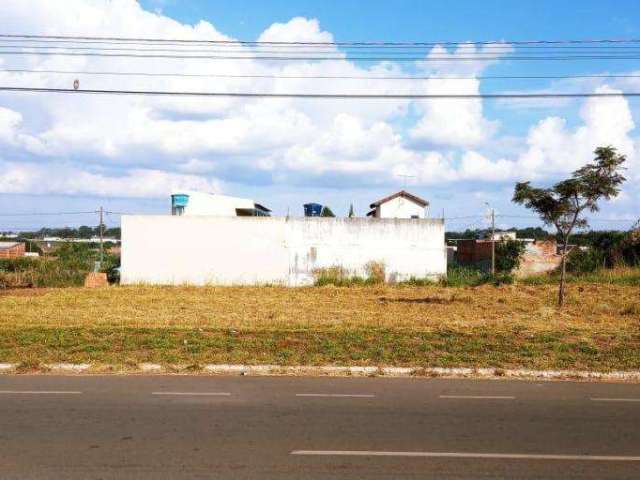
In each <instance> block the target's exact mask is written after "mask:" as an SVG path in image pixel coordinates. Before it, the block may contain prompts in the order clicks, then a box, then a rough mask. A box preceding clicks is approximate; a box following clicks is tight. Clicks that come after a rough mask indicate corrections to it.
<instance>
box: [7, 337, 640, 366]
mask: <svg viewBox="0 0 640 480" xmlns="http://www.w3.org/2000/svg"><path fill="white" fill-rule="evenodd" d="M0 361H3V362H16V363H20V364H23V365H28V366H29V367H31V368H33V367H35V366H37V365H38V364H39V365H42V364H45V363H55V362H74V363H84V362H89V363H96V364H114V365H131V364H135V363H141V362H157V363H162V364H171V363H177V364H185V365H203V364H206V363H245V364H283V365H323V364H336V365H398V366H423V367H496V368H533V369H590V370H600V371H609V370H631V369H638V368H640V333H635V334H617V333H616V332H608V333H600V334H598V335H593V336H591V337H589V338H584V337H581V338H577V337H575V336H574V335H572V333H571V332H569V331H566V330H563V331H555V330H553V331H548V332H535V333H533V332H523V331H519V332H517V333H509V332H497V331H493V330H491V329H488V328H476V329H472V330H468V331H458V330H455V329H440V330H434V331H427V332H425V331H423V332H412V331H407V330H393V329H371V328H369V329H345V330H340V331H336V330H326V331H321V330H308V329H300V330H282V331H272V330H270V331H251V330H247V331H233V330H228V329H173V328H162V329H158V328H89V327H69V328H48V327H32V328H20V329H11V328H5V329H2V330H0Z"/></svg>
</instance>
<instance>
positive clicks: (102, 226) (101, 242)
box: [98, 207, 104, 268]
mask: <svg viewBox="0 0 640 480" xmlns="http://www.w3.org/2000/svg"><path fill="white" fill-rule="evenodd" d="M99 212H100V224H99V225H98V231H99V233H100V268H102V263H103V262H104V209H103V208H102V207H100V211H99Z"/></svg>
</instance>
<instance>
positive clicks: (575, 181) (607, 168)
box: [513, 146, 626, 306]
mask: <svg viewBox="0 0 640 480" xmlns="http://www.w3.org/2000/svg"><path fill="white" fill-rule="evenodd" d="M594 153H595V159H594V160H593V162H591V163H588V164H587V165H585V166H584V167H582V168H580V169H578V170H576V171H575V172H573V174H572V175H571V177H570V178H568V179H566V180H563V181H561V182H558V183H556V184H555V185H554V186H553V187H551V188H537V187H532V186H531V183H530V182H519V183H517V184H516V187H515V191H514V194H513V201H514V202H515V203H518V204H520V205H524V206H525V207H526V208H529V209H531V210H533V211H534V212H536V213H537V214H538V215H539V216H540V219H541V220H542V221H543V222H544V223H545V224H546V225H550V226H551V225H552V226H555V228H556V230H557V232H558V236H559V238H560V240H561V243H562V260H561V267H560V268H561V273H560V286H559V289H558V305H560V306H562V305H564V299H565V276H566V270H567V268H566V267H567V255H568V253H569V251H568V250H569V239H570V237H571V233H572V232H573V230H574V229H575V228H584V227H587V226H588V222H587V220H586V218H584V217H583V216H582V215H583V213H584V212H585V211H589V212H597V211H598V210H599V209H600V208H599V206H598V201H599V200H601V199H605V200H609V199H610V198H613V197H616V196H617V195H618V193H620V185H622V183H623V182H624V181H625V180H626V179H625V178H624V177H623V176H622V174H621V173H620V171H621V170H622V169H623V167H622V164H623V163H624V162H625V160H626V157H625V156H624V155H621V154H619V153H618V152H617V151H616V149H615V148H614V147H611V146H608V147H598V148H596V150H595V152H594Z"/></svg>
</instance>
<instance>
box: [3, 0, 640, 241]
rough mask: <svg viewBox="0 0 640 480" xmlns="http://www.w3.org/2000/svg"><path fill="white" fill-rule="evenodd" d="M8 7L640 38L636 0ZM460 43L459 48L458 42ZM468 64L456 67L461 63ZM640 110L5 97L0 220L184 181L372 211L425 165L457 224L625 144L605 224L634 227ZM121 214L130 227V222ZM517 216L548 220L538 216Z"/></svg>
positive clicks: (23, 22)
mask: <svg viewBox="0 0 640 480" xmlns="http://www.w3.org/2000/svg"><path fill="white" fill-rule="evenodd" d="M56 4H57V5H56ZM3 8H4V9H5V12H6V15H5V17H6V20H5V21H4V22H3V23H4V28H5V29H6V33H33V34H42V33H47V34H59V35H96V36H109V35H117V36H130V37H135V36H149V37H155V38H187V37H188V38H197V39H214V38H218V37H220V38H222V36H224V37H225V38H234V39H241V40H253V39H258V38H261V36H262V38H270V39H273V38H275V39H282V38H284V39H286V40H290V39H304V40H308V39H309V38H311V39H319V40H326V39H327V38H330V39H332V40H336V41H352V40H355V41H357V40H384V41H451V42H458V41H459V42H465V41H481V40H505V41H516V40H536V39H539V40H557V39H586V38H640V15H639V14H640V6H639V5H638V2H637V1H625V0H617V1H616V2H615V3H613V2H602V1H584V0H583V1H571V2H570V1H566V2H558V1H544V0H542V1H541V0H538V1H528V0H518V1H517V2H516V1H507V0H503V1H500V0H493V1H482V2H478V1H461V0H460V1H458V2H450V1H447V2H440V1H409V0H398V1H394V2H389V1H378V0H368V1H366V2H365V1H356V0H346V1H345V0H343V1H340V2H337V1H336V2H333V1H310V0H306V1H284V0H282V1H269V2H267V1H241V0H233V1H232V0H223V1H178V0H143V1H141V2H140V3H139V4H138V3H136V2H135V1H134V0H113V1H109V0H69V1H68V2H65V4H64V5H62V2H46V1H44V0H8V1H7V2H6V5H4V7H3ZM27 12H36V13H35V15H31V14H29V15H27V14H26V13H27ZM140 32H144V33H143V34H141V33H140ZM449 53H450V54H452V55H454V54H455V49H450V50H449ZM0 58H2V59H3V61H4V65H5V66H8V67H13V66H16V65H19V66H23V64H18V63H16V62H19V61H20V60H17V59H14V58H3V57H2V55H0ZM33 62H35V63H34V64H30V65H31V66H33V67H37V68H45V67H46V66H50V65H52V64H53V65H55V66H56V67H57V68H64V69H69V68H71V67H73V68H74V69H78V68H79V69H84V70H91V69H94V70H95V69H98V68H101V69H104V68H109V69H111V70H113V69H120V70H127V69H129V70H131V69H134V70H141V69H143V70H144V69H146V70H153V71H163V70H170V69H171V68H176V65H174V64H159V63H152V62H145V63H142V62H140V64H139V65H138V64H136V65H130V64H127V63H126V62H117V61H113V62H109V63H107V62H103V63H99V62H100V61H99V60H82V59H80V60H74V62H72V61H71V60H68V59H66V60H65V59H59V60H55V61H52V60H51V59H47V58H40V57H38V58H37V59H35V60H33ZM52 62H53V63H52ZM200 63H202V65H195V64H189V65H186V64H185V65H180V67H179V68H185V69H189V70H194V71H195V70H197V71H198V72H200V71H207V72H209V70H208V69H215V68H220V69H222V70H224V69H225V68H226V69H227V70H224V71H231V70H233V72H234V73H237V72H239V71H240V70H242V69H247V71H251V72H253V71H260V72H262V71H263V69H270V70H269V71H270V72H271V71H273V69H274V68H275V67H273V66H261V65H251V66H250V67H249V66H242V67H240V66H238V65H228V66H215V67H214V66H211V65H209V64H205V63H206V62H200ZM343 63H344V64H343V65H340V66H339V67H336V69H337V72H338V73H340V72H352V71H356V72H359V74H362V73H363V72H365V73H366V72H367V69H369V68H376V65H371V64H362V63H354V62H349V61H348V59H347V60H346V61H345V62H343ZM456 66H457V63H456V62H451V64H450V65H449V66H447V68H452V69H455V68H456ZM459 67H460V68H463V67H464V65H462V64H460V66H459ZM277 68H280V66H278V67H277ZM282 68H283V69H284V68H287V67H282ZM309 68H317V67H312V66H309ZM393 68H397V69H399V70H398V71H400V72H401V73H402V74H415V73H421V72H423V71H422V70H421V68H422V67H421V66H420V65H417V64H402V65H394V66H393ZM465 68H466V67H465ZM238 69H240V70H238ZM242 71H244V70H242ZM278 71H279V70H278ZM283 71H284V70H283ZM319 71H322V69H321V68H320V70H319ZM638 72H640V60H624V61H621V60H617V61H616V60H611V61H607V60H594V61H580V62H553V61H550V62H516V61H509V60H506V59H505V60H500V61H497V62H495V63H492V64H490V65H481V66H478V67H477V68H474V69H473V72H472V75H471V76H486V75H585V74H602V73H624V74H634V73H637V74H639V75H640V73H638ZM423 73H424V72H423ZM68 80H69V78H68V77H59V76H58V77H51V78H35V79H34V77H33V76H32V77H25V76H18V75H16V74H3V75H2V84H17V83H18V84H21V85H23V84H33V85H36V84H37V86H59V85H66V83H65V82H67V81H68ZM100 81H102V82H103V83H99V82H100ZM118 81H120V80H118ZM118 81H116V80H113V81H111V80H110V81H109V82H110V83H104V82H107V81H106V80H100V79H94V78H86V79H85V78H84V77H83V78H82V80H81V82H82V84H83V85H91V86H96V85H97V86H108V87H128V86H130V85H131V84H125V83H122V82H125V80H122V81H120V82H121V83H117V82H118ZM136 82H137V83H135V86H136V87H140V88H154V87H157V84H156V83H152V82H150V81H146V83H145V81H143V80H140V79H138V80H136ZM162 85H163V86H167V85H169V87H170V88H187V89H188V88H197V89H200V90H203V89H208V90H215V89H219V88H227V89H236V90H244V91H251V90H254V91H258V90H262V91H264V90H267V91H269V90H271V89H273V90H278V89H280V90H282V89H283V88H286V89H302V90H304V91H322V90H323V89H326V88H329V89H331V88H333V89H338V90H342V91H345V90H349V91H354V89H355V90H358V89H359V88H361V87H362V86H361V85H358V84H354V83H353V82H351V83H349V82H346V83H340V84H337V83H336V84H334V85H329V84H327V83H326V82H321V83H314V82H309V83H307V84H300V83H298V82H294V83H286V84H282V83H280V84H266V83H265V82H262V83H255V84H251V83H247V82H244V83H242V84H241V85H238V84H234V83H221V81H218V80H211V79H209V80H206V81H202V82H195V81H190V82H186V83H184V84H179V83H177V82H174V83H166V84H164V83H163V84H162ZM169 87H168V88H169ZM366 88H368V89H369V90H372V91H373V90H376V89H379V88H396V89H399V90H402V89H403V88H405V86H403V85H402V84H399V85H398V86H394V87H388V85H381V84H380V85H379V84H377V83H375V84H372V85H369V86H367V87H366ZM411 88H414V87H413V86H412V87H411ZM417 88H419V89H420V88H422V89H424V90H425V91H426V90H429V91H433V92H435V93H456V92H458V91H461V92H464V93H479V92H482V93H491V92H504V91H518V92H533V91H545V92H592V91H596V90H597V89H605V90H606V91H633V90H635V91H640V81H639V79H628V80H620V79H618V80H613V79H611V80H555V81H554V80H471V81H469V82H466V81H465V82H457V83H456V82H446V84H445V83H441V84H438V83H425V84H424V85H423V86H419V87H417ZM607 89H608V90H607ZM420 91H422V90H420ZM639 113H640V100H637V99H626V100H623V99H616V100H615V101H614V100H610V99H607V100H602V101H596V100H567V101H553V102H541V101H536V102H533V101H527V102H526V103H523V102H515V101H487V100H485V101H471V102H458V103H437V102H432V103H430V104H428V103H426V102H425V103H421V102H398V104H395V105H394V104H391V103H387V104H383V103H381V102H379V101H377V102H376V101H364V102H354V101H351V102H348V101H341V102H326V103H323V101H296V102H288V103H284V102H282V103H277V102H249V101H247V102H226V103H225V102H218V103H215V102H204V101H203V102H198V101H184V102H182V103H180V102H179V101H178V102H176V101H171V102H168V101H164V100H155V99H154V100H139V99H134V98H126V99H124V98H117V99H109V98H99V99H97V98H96V99H94V98H91V99H82V100H81V99H77V100H76V99H75V98H74V99H72V100H71V101H67V100H66V99H61V98H52V97H47V96H25V95H16V94H2V95H0V166H2V167H3V169H2V171H1V172H2V173H0V231H1V230H10V229H18V228H28V227H35V226H40V225H52V226H53V225H75V224H79V223H95V220H94V216H93V215H68V216H47V217H37V216H23V217H20V216H2V215H7V214H19V213H34V212H56V211H90V210H93V209H95V208H96V207H97V206H99V205H104V206H105V207H106V208H107V209H109V210H112V211H115V212H132V213H134V212H140V213H156V212H166V211H167V210H168V198H169V194H170V193H171V192H170V190H171V189H172V188H175V187H180V188H192V189H204V190H216V191H221V192H224V193H227V194H230V195H238V196H248V197H251V198H254V199H255V200H256V201H259V202H260V203H263V204H266V205H268V206H270V207H272V208H273V209H274V211H275V212H276V213H277V214H284V213H286V212H287V211H291V212H293V213H294V214H300V213H301V210H302V207H301V206H302V204H303V203H306V202H308V201H317V202H320V203H326V204H328V205H330V206H331V207H332V208H333V210H334V211H336V212H337V213H340V214H345V213H346V212H347V211H348V208H349V205H350V204H351V203H354V205H355V207H356V211H357V212H358V213H360V214H364V212H365V211H366V208H367V205H368V203H370V202H371V201H373V200H375V199H377V198H379V197H381V196H384V195H386V194H388V193H390V192H392V191H394V190H396V189H398V188H400V187H402V186H403V183H404V180H402V177H400V176H399V175H402V174H410V175H413V179H412V180H409V182H408V183H409V184H408V185H407V188H408V189H409V190H411V191H414V192H416V193H417V194H419V195H421V196H423V197H425V198H427V199H429V200H430V201H431V203H432V212H431V213H432V214H438V215H439V214H440V213H441V212H442V210H444V211H445V214H446V216H447V217H466V216H470V215H482V214H484V213H485V210H486V208H485V207H484V203H485V202H490V203H491V204H492V205H494V206H495V207H496V208H497V209H498V211H499V212H502V213H503V214H508V215H509V214H510V215H527V212H526V211H524V210H522V209H520V208H517V207H515V206H514V205H512V204H511V203H510V197H511V192H512V189H513V184H514V182H515V181H517V180H522V179H532V180H533V181H535V182H537V183H540V184H550V183H552V182H553V181H555V180H557V179H558V178H562V177H563V176H564V175H566V174H568V173H569V172H570V171H571V170H573V169H574V168H575V167H578V166H580V165H581V164H583V163H585V162H586V161H588V160H589V159H590V153H589V152H590V151H591V150H592V147H593V146H595V144H593V142H596V141H597V142H601V143H602V142H605V143H611V144H614V145H615V146H617V147H618V148H620V149H621V151H623V153H625V154H627V156H628V157H629V171H628V175H627V176H628V177H629V179H630V180H629V182H628V184H627V186H626V187H625V190H624V192H623V195H622V196H621V197H620V199H618V200H617V201H616V202H613V203H611V204H608V205H606V206H605V207H604V209H603V212H602V213H601V215H600V220H596V221H595V222H594V223H593V225H594V227H597V228H605V227H610V226H614V227H620V228H624V227H628V226H629V225H630V224H631V223H632V219H633V218H636V217H638V216H640V213H638V212H639V211H640V208H639V207H640V197H639V194H640V189H639V188H638V187H637V184H638V180H640V172H639V171H640V168H639V167H638V164H639V163H640V140H639V138H640V133H639V132H638V129H637V128H636V127H635V125H636V124H637V122H638V119H639V118H640V117H639ZM3 119H4V120H3ZM615 219H619V221H618V222H614V221H613V220H615ZM108 220H109V222H110V223H117V221H118V216H117V215H114V216H111V217H109V218H108ZM505 222H508V223H513V224H519V225H524V224H527V223H535V221H533V220H529V219H513V221H511V220H505ZM484 223H485V220H484V219H483V218H475V219H471V220H468V221H467V220H466V219H461V220H455V221H454V220H452V221H451V224H450V228H452V229H454V228H464V227H469V226H483V225H484ZM504 226H506V224H505V225H504Z"/></svg>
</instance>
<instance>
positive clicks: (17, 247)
mask: <svg viewBox="0 0 640 480" xmlns="http://www.w3.org/2000/svg"><path fill="white" fill-rule="evenodd" d="M25 253H26V246H25V244H24V243H22V242H0V258H17V257H24V256H25Z"/></svg>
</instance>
